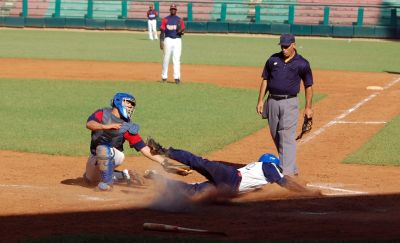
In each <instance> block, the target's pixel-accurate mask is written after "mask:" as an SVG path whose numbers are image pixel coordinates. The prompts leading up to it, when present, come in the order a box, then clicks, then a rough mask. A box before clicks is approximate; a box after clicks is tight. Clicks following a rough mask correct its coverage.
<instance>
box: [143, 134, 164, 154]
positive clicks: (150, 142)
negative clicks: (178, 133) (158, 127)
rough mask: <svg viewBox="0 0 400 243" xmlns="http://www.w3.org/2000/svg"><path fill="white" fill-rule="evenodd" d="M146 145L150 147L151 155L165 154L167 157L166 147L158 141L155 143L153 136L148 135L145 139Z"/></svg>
mask: <svg viewBox="0 0 400 243" xmlns="http://www.w3.org/2000/svg"><path fill="white" fill-rule="evenodd" d="M146 144H147V146H149V148H150V153H151V154H152V155H157V154H158V155H165V156H167V157H168V154H167V153H168V149H165V148H163V146H161V145H160V144H159V143H157V142H156V141H155V140H154V139H153V138H151V137H149V138H148V139H147V141H146Z"/></svg>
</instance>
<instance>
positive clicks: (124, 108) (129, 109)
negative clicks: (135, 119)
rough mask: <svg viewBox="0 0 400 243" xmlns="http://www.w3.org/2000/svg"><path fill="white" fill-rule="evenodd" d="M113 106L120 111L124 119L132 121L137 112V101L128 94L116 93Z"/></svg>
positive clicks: (112, 102)
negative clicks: (134, 113)
mask: <svg viewBox="0 0 400 243" xmlns="http://www.w3.org/2000/svg"><path fill="white" fill-rule="evenodd" d="M111 106H112V107H116V108H117V109H118V112H119V114H120V115H121V117H122V119H124V120H126V121H130V120H131V116H132V115H133V112H134V111H135V106H136V100H135V97H133V95H130V94H128V93H116V94H115V95H114V98H113V99H112V101H111Z"/></svg>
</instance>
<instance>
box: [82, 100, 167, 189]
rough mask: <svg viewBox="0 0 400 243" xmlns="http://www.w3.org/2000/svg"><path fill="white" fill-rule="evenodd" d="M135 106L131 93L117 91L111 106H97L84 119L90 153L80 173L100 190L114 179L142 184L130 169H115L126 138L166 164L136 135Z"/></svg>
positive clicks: (110, 187)
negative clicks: (96, 108) (89, 133)
mask: <svg viewBox="0 0 400 243" xmlns="http://www.w3.org/2000/svg"><path fill="white" fill-rule="evenodd" d="M135 108H136V99H135V97H134V96H133V95H131V94H128V93H116V94H115V95H114V97H113V98H112V100H111V107H105V108H101V109H98V110H97V111H95V112H94V113H93V114H91V115H90V116H89V118H88V119H87V122H86V128H88V129H89V130H91V131H92V133H91V143H90V156H89V158H88V161H87V163H86V171H85V173H84V175H83V177H84V179H85V181H87V182H88V183H90V184H96V183H97V187H98V189H99V190H101V191H108V190H111V189H112V186H113V183H115V182H118V183H121V182H123V183H127V184H128V185H143V179H142V178H141V176H140V175H139V174H138V173H136V172H134V171H133V170H122V171H120V170H116V168H117V167H119V166H120V165H121V164H122V162H123V161H124V159H125V155H124V153H123V151H124V148H123V144H124V142H125V141H128V142H129V145H130V147H131V148H134V149H135V150H136V151H140V152H141V153H142V154H143V155H144V156H145V157H147V158H149V159H151V160H153V161H155V162H158V163H160V164H162V165H163V166H164V167H165V166H166V162H165V159H164V158H163V157H161V156H160V155H153V154H151V153H150V148H149V147H148V146H147V145H146V144H145V142H144V141H143V140H142V138H141V136H140V135H139V125H137V124H135V123H132V122H131V117H132V115H133V113H134V111H135ZM167 168H168V167H167Z"/></svg>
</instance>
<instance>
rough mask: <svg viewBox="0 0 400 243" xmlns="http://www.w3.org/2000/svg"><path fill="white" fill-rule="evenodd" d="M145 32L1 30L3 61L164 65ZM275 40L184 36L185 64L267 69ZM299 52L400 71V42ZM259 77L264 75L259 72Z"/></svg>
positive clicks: (317, 64)
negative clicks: (68, 60)
mask: <svg viewBox="0 0 400 243" xmlns="http://www.w3.org/2000/svg"><path fill="white" fill-rule="evenodd" d="M147 38H148V37H147V33H144V32H143V33H127V32H124V33H122V32H93V31H49V30H14V29H3V30H0V57H17V58H45V59H72V60H99V61H132V62H157V63H159V62H161V51H160V49H159V44H158V42H157V41H153V42H152V41H149V40H148V39H147ZM277 42H278V36H276V37H273V38H261V37H238V36H215V35H190V34H188V35H185V36H184V39H183V52H182V62H183V63H185V64H212V65H234V66H257V67H260V70H261V68H262V67H263V65H264V63H265V61H266V59H267V58H268V57H269V56H270V55H271V54H273V53H275V52H278V51H280V50H279V46H278V45H277ZM297 46H298V50H299V53H300V54H301V55H303V56H304V57H306V58H307V59H308V60H309V61H310V63H311V65H312V68H314V69H325V70H352V71H369V72H371V71H375V72H382V71H392V72H400V58H398V57H399V56H400V43H399V42H396V41H392V42H389V41H363V40H352V41H348V40H344V39H328V38H327V39H307V38H301V37H299V38H297ZM260 72H261V71H260Z"/></svg>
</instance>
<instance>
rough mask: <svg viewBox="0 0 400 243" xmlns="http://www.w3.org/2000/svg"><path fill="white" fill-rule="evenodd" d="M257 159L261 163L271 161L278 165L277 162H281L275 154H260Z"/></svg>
mask: <svg viewBox="0 0 400 243" xmlns="http://www.w3.org/2000/svg"><path fill="white" fill-rule="evenodd" d="M258 161H259V162H263V163H272V164H275V165H277V166H279V164H280V163H281V162H280V160H279V159H278V158H277V157H276V156H275V155H273V154H268V153H266V154H263V155H261V157H260V158H259V159H258Z"/></svg>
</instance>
